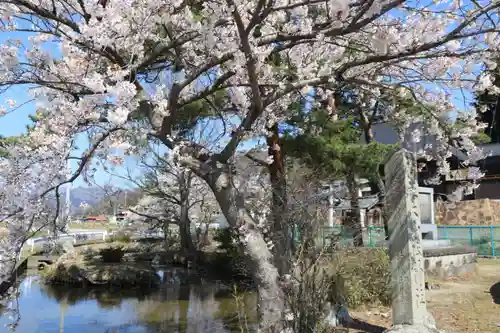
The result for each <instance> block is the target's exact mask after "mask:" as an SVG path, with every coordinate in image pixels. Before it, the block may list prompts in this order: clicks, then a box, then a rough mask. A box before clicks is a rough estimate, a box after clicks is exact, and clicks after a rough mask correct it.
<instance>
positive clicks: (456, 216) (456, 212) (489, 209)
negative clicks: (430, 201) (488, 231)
mask: <svg viewBox="0 0 500 333" xmlns="http://www.w3.org/2000/svg"><path fill="white" fill-rule="evenodd" d="M435 207H436V223H437V224H439V225H500V201H498V200H490V199H479V200H467V201H459V202H456V203H453V204H450V203H447V202H444V201H437V202H436V203H435Z"/></svg>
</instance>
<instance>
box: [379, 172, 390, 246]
mask: <svg viewBox="0 0 500 333" xmlns="http://www.w3.org/2000/svg"><path fill="white" fill-rule="evenodd" d="M377 187H378V190H379V193H380V194H379V200H380V202H382V209H381V213H382V221H383V222H384V233H385V239H386V240H389V226H388V224H387V222H388V221H389V216H388V215H387V210H386V209H385V195H386V191H385V183H384V180H383V179H382V177H380V176H378V178H377Z"/></svg>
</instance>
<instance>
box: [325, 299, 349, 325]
mask: <svg viewBox="0 0 500 333" xmlns="http://www.w3.org/2000/svg"><path fill="white" fill-rule="evenodd" d="M351 321H352V318H351V316H350V315H349V311H348V310H347V306H346V305H340V304H337V305H334V306H333V307H331V308H330V310H329V311H328V313H327V315H326V317H325V323H326V324H327V325H328V326H330V327H337V326H340V325H345V324H348V323H350V322H351Z"/></svg>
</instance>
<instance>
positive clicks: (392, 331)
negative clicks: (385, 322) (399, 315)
mask: <svg viewBox="0 0 500 333" xmlns="http://www.w3.org/2000/svg"><path fill="white" fill-rule="evenodd" d="M384 333H446V332H445V331H442V330H438V329H437V328H435V327H428V326H425V325H396V326H393V327H391V328H389V329H388V330H385V331H384Z"/></svg>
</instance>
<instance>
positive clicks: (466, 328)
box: [350, 259, 500, 333]
mask: <svg viewBox="0 0 500 333" xmlns="http://www.w3.org/2000/svg"><path fill="white" fill-rule="evenodd" d="M433 282H434V283H437V284H439V289H433V290H430V291H427V308H428V309H429V311H430V312H431V313H432V314H433V316H434V319H436V323H437V326H438V328H440V329H444V330H446V331H447V332H451V333H472V332H480V333H498V332H500V304H495V303H494V302H493V299H492V296H491V295H490V293H489V290H490V288H491V287H492V286H493V285H494V284H496V283H499V282H500V260H488V259H480V261H479V263H478V267H477V273H476V274H472V275H469V276H465V277H462V278H451V279H448V280H444V281H433ZM351 315H352V316H353V317H354V318H358V319H360V320H363V321H366V322H368V323H370V324H373V325H379V326H383V327H390V326H391V309H390V308H389V307H373V308H369V307H366V308H363V309H358V310H357V311H351ZM350 332H351V333H354V332H370V331H360V330H351V331H350Z"/></svg>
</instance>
